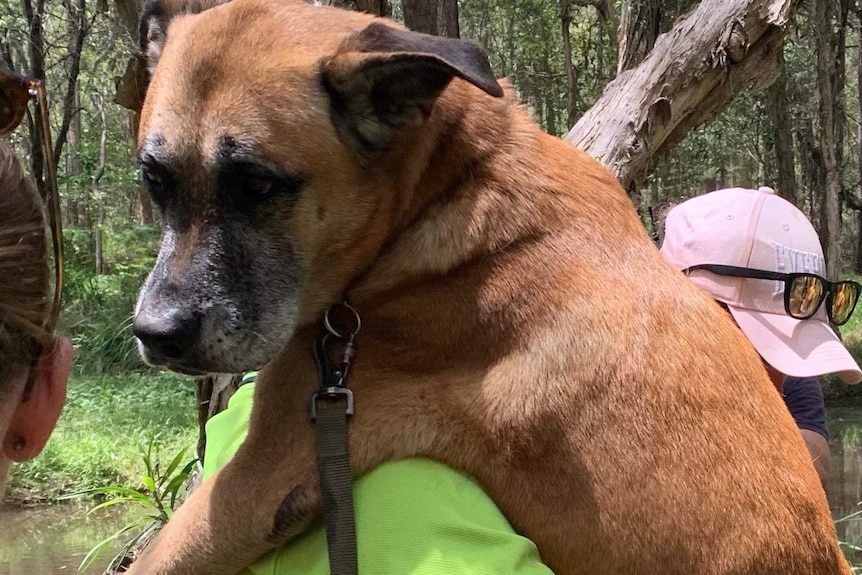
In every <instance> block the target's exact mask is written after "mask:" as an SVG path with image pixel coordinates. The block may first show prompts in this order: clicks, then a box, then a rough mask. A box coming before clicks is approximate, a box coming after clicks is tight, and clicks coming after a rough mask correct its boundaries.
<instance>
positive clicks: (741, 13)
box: [566, 0, 798, 190]
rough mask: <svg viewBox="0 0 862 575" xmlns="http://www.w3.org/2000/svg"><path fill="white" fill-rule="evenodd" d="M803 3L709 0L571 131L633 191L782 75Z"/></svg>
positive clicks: (570, 139)
mask: <svg viewBox="0 0 862 575" xmlns="http://www.w3.org/2000/svg"><path fill="white" fill-rule="evenodd" d="M797 4H798V0H703V2H701V3H700V5H699V6H698V7H697V8H696V9H695V10H693V11H692V12H690V13H688V14H686V15H685V16H683V17H681V18H680V19H679V20H678V21H677V23H676V25H675V26H674V27H673V28H672V29H671V30H670V31H669V32H668V33H666V34H662V35H661V36H660V37H659V39H658V41H657V42H656V44H655V48H654V49H653V51H652V52H651V53H650V54H649V56H647V58H646V59H645V60H644V61H643V62H642V63H641V64H640V65H639V66H637V67H636V68H633V69H631V70H628V71H625V72H623V73H622V74H620V75H619V76H617V77H616V78H615V79H614V80H613V81H612V82H611V83H610V84H608V86H607V87H606V88H605V90H604V93H603V94H602V96H601V98H599V100H598V102H596V104H595V105H594V106H593V107H592V108H590V110H588V111H587V113H586V114H584V116H583V117H582V118H581V119H580V120H579V121H578V123H577V124H575V127H574V128H572V129H571V131H570V132H569V133H568V135H567V136H566V140H567V141H568V142H570V143H572V144H574V145H576V146H578V147H580V148H583V149H585V150H586V151H587V152H589V153H590V154H592V155H593V156H594V157H595V158H597V159H598V160H599V161H601V162H602V163H603V164H604V165H605V166H606V167H607V168H608V169H609V170H610V171H611V172H612V173H613V174H614V175H616V176H617V178H619V180H620V182H622V184H623V186H624V187H625V188H626V189H628V190H631V189H632V187H633V185H634V184H636V183H637V182H639V181H641V180H642V179H643V178H645V177H646V176H647V175H648V174H649V172H650V171H651V169H652V162H653V158H654V157H655V156H656V155H657V154H659V153H661V152H662V151H665V150H669V149H670V148H672V147H673V146H674V145H676V144H677V143H678V142H680V141H681V140H682V139H683V138H684V137H685V136H686V134H688V133H689V131H691V130H692V129H693V128H695V127H697V126H699V125H700V124H702V123H704V122H706V121H707V120H710V119H712V118H713V117H714V116H715V115H716V114H717V113H718V112H719V111H720V110H721V108H722V107H723V106H724V105H725V104H726V103H727V102H728V101H729V100H730V98H731V97H733V95H735V94H736V93H738V92H740V91H743V90H758V89H762V88H764V87H766V86H768V85H769V84H771V83H772V82H773V81H774V80H775V78H776V77H777V76H778V73H779V71H780V70H779V67H778V64H777V62H776V58H775V56H776V54H777V52H778V50H779V49H780V48H781V45H782V42H783V40H784V28H785V26H786V25H787V23H788V18H789V16H790V14H791V12H792V10H793V9H794V8H795V7H796V5H797Z"/></svg>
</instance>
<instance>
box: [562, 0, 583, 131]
mask: <svg viewBox="0 0 862 575" xmlns="http://www.w3.org/2000/svg"><path fill="white" fill-rule="evenodd" d="M571 7H572V4H571V2H569V0H560V23H561V30H562V34H563V61H564V63H565V69H566V130H571V129H572V126H574V125H575V119H576V118H577V117H578V113H579V110H578V74H577V72H576V71H575V66H574V64H573V63H572V38H571V34H570V31H569V27H570V25H571V23H572V10H571Z"/></svg>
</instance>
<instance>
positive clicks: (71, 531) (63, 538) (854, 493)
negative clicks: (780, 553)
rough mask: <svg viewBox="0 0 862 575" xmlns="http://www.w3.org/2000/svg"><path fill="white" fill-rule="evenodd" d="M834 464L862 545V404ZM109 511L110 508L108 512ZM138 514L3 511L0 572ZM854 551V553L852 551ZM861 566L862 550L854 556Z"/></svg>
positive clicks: (842, 513)
mask: <svg viewBox="0 0 862 575" xmlns="http://www.w3.org/2000/svg"><path fill="white" fill-rule="evenodd" d="M829 428H830V433H831V435H832V437H831V440H830V446H831V450H832V464H831V468H830V480H829V485H828V489H827V494H828V496H829V502H830V506H831V508H832V515H833V517H834V518H835V519H836V520H840V519H842V518H846V517H848V516H852V515H853V514H854V513H858V515H855V516H853V517H850V518H849V519H845V520H842V521H838V523H836V528H837V530H838V537H839V539H841V540H842V541H845V542H847V543H848V544H850V545H856V546H858V547H862V506H860V505H859V502H860V501H862V405H859V403H857V404H856V405H855V406H846V407H833V408H830V410H829ZM106 511H107V510H106ZM133 518H134V517H133V516H131V515H129V514H128V513H126V514H119V513H116V512H114V513H110V512H108V513H100V514H97V515H95V516H91V517H87V516H86V512H85V510H83V509H80V508H77V507H73V506H66V505H63V506H57V507H49V508H43V509H36V510H25V511H6V512H3V513H0V575H66V574H69V575H71V574H73V573H76V572H77V568H78V565H79V564H80V563H81V559H82V558H83V557H84V555H86V553H87V551H88V550H89V549H90V548H91V547H92V546H93V545H95V544H96V543H98V542H99V541H101V540H102V539H104V538H106V537H108V536H110V535H112V534H113V533H114V532H116V531H117V530H118V529H120V528H122V527H123V526H124V525H125V524H126V523H128V522H129V521H131V519H133ZM851 553H852V552H851ZM112 556H113V552H111V553H105V554H104V555H103V556H102V558H101V559H100V560H99V561H98V562H97V563H96V565H95V566H94V567H92V568H91V569H89V570H87V571H86V574H87V575H99V574H100V573H102V571H103V569H104V567H105V565H106V564H107V563H108V560H109V559H110V557H112ZM853 559H854V563H857V564H862V553H858V554H856V556H855V557H853Z"/></svg>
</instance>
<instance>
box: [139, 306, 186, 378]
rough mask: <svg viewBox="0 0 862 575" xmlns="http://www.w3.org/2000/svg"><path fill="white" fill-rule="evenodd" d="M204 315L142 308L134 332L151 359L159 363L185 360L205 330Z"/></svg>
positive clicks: (175, 310)
mask: <svg viewBox="0 0 862 575" xmlns="http://www.w3.org/2000/svg"><path fill="white" fill-rule="evenodd" d="M201 324H202V321H201V315H200V314H198V313H194V312H192V311H185V310H182V309H177V308H168V309H166V310H150V309H146V308H145V309H141V310H140V311H139V312H138V314H137V315H136V316H135V320H134V322H133V323H132V331H133V332H134V334H135V337H137V338H138V340H139V341H140V342H141V344H142V345H143V347H144V348H145V350H146V355H147V360H148V361H150V362H151V363H155V364H168V365H170V364H174V363H185V362H184V360H187V359H188V355H189V351H190V350H191V349H192V348H194V347H195V344H196V343H197V342H198V340H199V338H200V333H201Z"/></svg>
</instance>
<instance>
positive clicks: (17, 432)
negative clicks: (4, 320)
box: [3, 337, 72, 461]
mask: <svg viewBox="0 0 862 575" xmlns="http://www.w3.org/2000/svg"><path fill="white" fill-rule="evenodd" d="M34 369H36V375H35V378H34V381H33V388H32V389H31V390H30V393H29V394H28V396H27V397H26V398H22V399H21V401H20V403H19V404H18V406H17V407H16V408H15V412H14V413H13V415H12V421H11V423H10V425H9V428H8V429H7V431H6V437H5V438H4V439H3V452H4V454H5V455H6V457H8V458H9V459H11V460H12V461H27V460H29V459H33V458H34V457H36V456H37V455H39V453H41V452H42V449H43V448H44V447H45V443H47V441H48V438H49V437H50V436H51V432H52V431H54V426H56V425H57V420H58V419H59V417H60V413H61V412H62V411H63V405H64V404H65V403H66V385H67V383H68V380H69V373H71V371H72V342H71V340H69V338H67V337H62V338H57V339H56V340H55V341H54V345H53V346H51V347H50V348H48V349H46V350H45V351H44V352H43V353H42V356H41V357H40V358H39V362H38V364H37V365H36V367H35V368H34Z"/></svg>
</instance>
